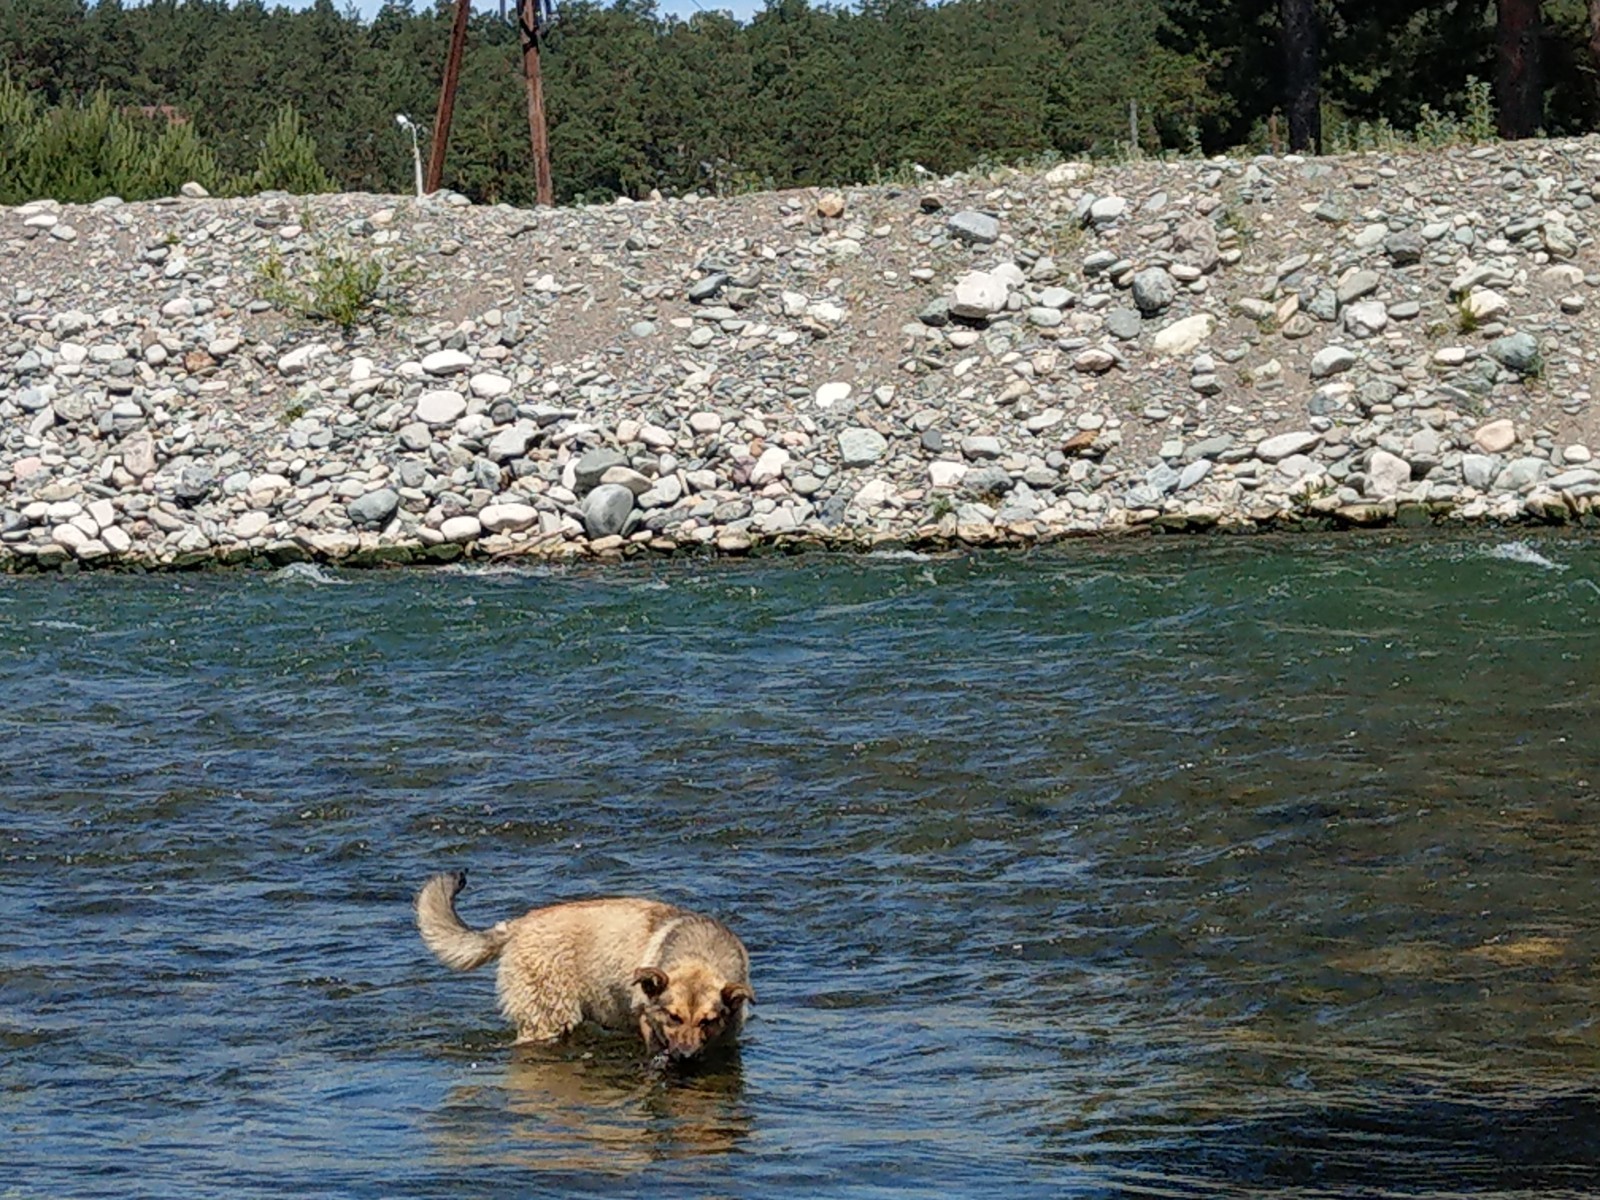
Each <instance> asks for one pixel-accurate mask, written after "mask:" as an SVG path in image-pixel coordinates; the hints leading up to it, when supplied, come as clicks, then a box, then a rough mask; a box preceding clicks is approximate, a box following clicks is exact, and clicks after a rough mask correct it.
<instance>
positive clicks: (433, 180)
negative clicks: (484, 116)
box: [428, 0, 472, 194]
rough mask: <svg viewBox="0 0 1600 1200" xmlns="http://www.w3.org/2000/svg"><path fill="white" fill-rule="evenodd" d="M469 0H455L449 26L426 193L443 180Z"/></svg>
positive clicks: (465, 43)
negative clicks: (454, 15) (453, 13)
mask: <svg viewBox="0 0 1600 1200" xmlns="http://www.w3.org/2000/svg"><path fill="white" fill-rule="evenodd" d="M471 14H472V0H456V20H455V24H454V25H453V26H451V28H450V53H449V55H448V56H447V57H446V58H445V60H444V86H443V87H441V88H440V89H439V111H438V112H437V113H436V114H434V118H433V145H432V146H430V147H429V148H428V192H429V194H432V193H433V192H437V191H438V190H439V185H440V184H441V183H442V182H444V152H445V147H446V146H448V145H449V144H450V122H451V120H452V119H454V117H455V114H456V85H457V84H459V83H460V82H461V55H462V52H463V51H464V50H465V49H466V47H467V18H468V17H469V16H470V15H471Z"/></svg>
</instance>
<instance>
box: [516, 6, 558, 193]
mask: <svg viewBox="0 0 1600 1200" xmlns="http://www.w3.org/2000/svg"><path fill="white" fill-rule="evenodd" d="M541 2H543V3H545V4H546V5H548V3H549V0H522V15H521V20H522V74H523V78H524V79H525V80H526V82H527V85H528V139H529V141H531V142H532V143H533V189H534V195H535V197H536V198H537V200H538V203H540V204H543V205H552V204H554V203H555V202H556V190H555V184H554V182H552V180H551V178H550V138H549V134H548V132H547V130H546V128H545V121H544V81H543V80H542V79H541V77H540V75H539V35H540V33H541V30H540V28H539V18H540V16H541V14H540V12H539V6H540V4H541Z"/></svg>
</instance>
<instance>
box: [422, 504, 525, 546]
mask: <svg viewBox="0 0 1600 1200" xmlns="http://www.w3.org/2000/svg"><path fill="white" fill-rule="evenodd" d="M518 507H526V506H518ZM519 528H525V526H519ZM482 533H483V523H482V522H481V521H479V520H478V518H477V517H446V518H445V519H444V521H443V523H441V524H440V526H439V534H440V536H441V537H443V538H444V540H445V541H447V542H471V541H476V540H477V538H478V536H479V535H480V534H482Z"/></svg>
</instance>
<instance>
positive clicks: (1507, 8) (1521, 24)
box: [1494, 0, 1593, 138]
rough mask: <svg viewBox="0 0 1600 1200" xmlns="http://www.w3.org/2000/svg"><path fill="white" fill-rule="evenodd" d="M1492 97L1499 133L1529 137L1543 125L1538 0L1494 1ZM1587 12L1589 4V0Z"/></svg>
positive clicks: (1540, 34) (1506, 136)
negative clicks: (1495, 106) (1497, 113)
mask: <svg viewBox="0 0 1600 1200" xmlns="http://www.w3.org/2000/svg"><path fill="white" fill-rule="evenodd" d="M1495 8H1496V10H1497V11H1498V17H1499V19H1498V21H1497V22H1496V27H1495V81H1494V82H1495V98H1496V99H1497V100H1498V101H1499V103H1500V136H1501V137H1505V138H1525V137H1532V136H1533V135H1534V134H1536V133H1537V132H1538V131H1539V127H1540V126H1541V125H1542V124H1544V72H1543V70H1541V64H1540V61H1539V59H1540V56H1539V43H1540V40H1541V39H1542V37H1543V35H1544V21H1543V19H1542V17H1541V15H1540V12H1539V0H1495ZM1590 8H1591V12H1592V11H1593V3H1592V0H1591V5H1590Z"/></svg>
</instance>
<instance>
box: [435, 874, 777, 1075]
mask: <svg viewBox="0 0 1600 1200" xmlns="http://www.w3.org/2000/svg"><path fill="white" fill-rule="evenodd" d="M466 882H467V877H466V875H465V874H464V873H462V872H459V871H458V872H455V873H454V874H445V875H435V876H434V877H433V878H432V879H430V880H428V882H427V883H425V884H424V885H423V887H422V890H421V891H420V892H418V893H417V902H416V908H417V928H418V929H419V930H420V931H421V933H422V940H423V942H424V943H425V944H426V945H427V947H428V949H429V950H432V951H433V952H434V954H435V955H436V956H437V957H438V959H439V961H440V962H442V963H444V965H445V966H447V967H453V968H455V969H456V970H458V971H470V970H472V969H473V968H474V967H481V966H482V965H483V964H484V963H486V962H488V961H490V960H491V959H494V958H498V959H499V960H500V973H499V976H498V978H497V979H496V983H495V990H496V991H497V992H498V993H499V996H500V1010H501V1011H502V1012H503V1013H505V1015H506V1016H507V1017H508V1018H510V1020H511V1021H512V1022H513V1023H514V1024H515V1025H516V1027H517V1041H519V1042H547V1041H555V1040H557V1039H559V1038H562V1037H565V1036H566V1035H567V1034H569V1033H571V1032H572V1030H573V1029H575V1028H576V1027H577V1026H578V1025H579V1024H581V1023H582V1022H584V1021H593V1022H594V1023H595V1024H597V1025H600V1026H603V1027H604V1028H606V1029H616V1030H630V1029H637V1030H638V1032H639V1036H640V1037H642V1038H643V1039H644V1042H645V1045H646V1046H647V1047H648V1048H649V1050H650V1053H651V1054H653V1055H664V1056H665V1057H667V1058H672V1059H685V1058H692V1057H694V1056H695V1055H697V1054H699V1053H700V1052H701V1051H703V1050H706V1049H708V1048H710V1047H713V1046H722V1045H730V1044H732V1043H733V1041H734V1040H735V1039H736V1038H737V1037H738V1036H739V1032H740V1031H741V1030H742V1029H743V1028H744V1022H745V1016H746V1009H747V1008H748V1007H749V1006H750V1005H751V1004H753V1003H755V998H756V997H755V993H754V992H752V991H751V990H750V956H749V954H748V953H746V952H745V948H744V944H743V943H742V942H740V941H739V939H738V938H737V937H735V936H734V935H733V933H732V932H731V931H730V930H729V929H728V928H727V927H726V926H725V925H723V924H722V923H721V922H719V921H714V920H712V919H711V918H710V917H703V916H700V915H699V914H698V913H692V912H687V911H685V910H684V909H681V908H674V907H673V906H672V905H670V904H661V903H659V902H657V901H655V900H637V899H632V898H615V899H606V900H578V901H574V902H572V903H570V904H553V905H551V906H549V907H548V908H536V909H534V910H533V911H532V912H529V913H527V914H526V915H525V916H521V917H517V918H515V919H514V920H510V921H501V922H500V923H498V924H497V925H495V926H494V927H493V928H492V929H469V928H468V927H467V926H466V925H464V924H462V922H461V918H460V917H458V916H457V915H456V904H455V898H456V895H457V893H459V892H460V891H461V889H462V888H463V887H465V886H466Z"/></svg>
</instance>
